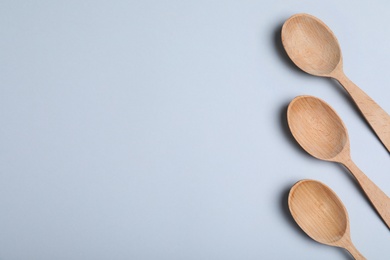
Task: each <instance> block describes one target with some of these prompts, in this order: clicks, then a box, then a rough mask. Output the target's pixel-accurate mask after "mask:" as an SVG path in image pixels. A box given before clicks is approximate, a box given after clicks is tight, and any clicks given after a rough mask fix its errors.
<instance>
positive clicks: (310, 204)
mask: <svg viewBox="0 0 390 260" xmlns="http://www.w3.org/2000/svg"><path fill="white" fill-rule="evenodd" d="M288 206H289V209H290V212H291V215H292V217H293V218H294V220H295V221H296V222H297V224H298V226H300V228H301V229H302V230H303V231H304V232H305V233H306V234H307V235H308V236H309V237H311V238H312V239H314V240H315V241H317V242H319V243H322V244H325V245H330V246H338V247H343V248H345V249H347V250H348V251H349V252H350V253H351V254H352V255H353V256H354V257H355V259H365V258H364V257H363V256H362V255H361V254H360V253H359V251H358V250H357V249H356V248H355V247H354V245H353V244H352V242H351V238H350V228H349V220H348V213H347V210H346V209H345V207H344V205H343V203H342V202H341V200H340V199H339V197H338V196H337V195H336V193H334V192H333V191H332V190H331V189H330V188H329V187H328V186H326V185H324V184H322V183H321V182H318V181H314V180H302V181H299V182H297V183H296V184H295V185H294V186H293V187H292V188H291V190H290V193H289V196H288Z"/></svg>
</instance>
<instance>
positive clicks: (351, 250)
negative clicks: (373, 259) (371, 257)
mask: <svg viewBox="0 0 390 260" xmlns="http://www.w3.org/2000/svg"><path fill="white" fill-rule="evenodd" d="M343 247H344V248H345V249H346V250H347V251H348V252H349V253H350V254H351V255H352V256H353V258H355V259H356V260H365V259H366V258H365V257H364V256H363V255H362V254H361V253H360V252H359V250H357V249H356V247H355V246H354V245H353V244H352V242H351V241H350V240H348V241H346V243H344V245H343Z"/></svg>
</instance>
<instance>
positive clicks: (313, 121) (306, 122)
mask: <svg viewBox="0 0 390 260" xmlns="http://www.w3.org/2000/svg"><path fill="white" fill-rule="evenodd" d="M287 120H288V125H289V127H290V129H291V132H292V134H293V136H294V138H295V139H296V140H297V141H298V143H299V144H300V145H301V146H302V147H303V149H305V150H306V151H307V152H308V153H309V154H311V155H313V156H314V157H316V158H318V159H321V160H328V161H329V160H334V159H335V158H336V157H337V156H338V155H339V154H340V153H341V152H343V151H344V149H346V150H345V151H347V150H348V149H349V141H348V140H349V139H348V132H347V129H346V127H345V125H344V123H343V122H342V121H341V119H340V117H339V116H338V115H337V113H336V112H335V111H334V110H333V109H332V108H331V107H330V106H329V105H328V104H327V103H325V102H323V101H322V100H320V99H317V98H314V97H311V96H300V97H297V98H295V99H294V100H293V101H292V102H291V103H290V105H289V106H288V110H287Z"/></svg>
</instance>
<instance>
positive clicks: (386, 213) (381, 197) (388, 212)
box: [343, 159, 390, 228]
mask: <svg viewBox="0 0 390 260" xmlns="http://www.w3.org/2000/svg"><path fill="white" fill-rule="evenodd" d="M343 164H344V166H345V167H346V168H347V169H348V170H349V171H350V172H351V173H352V175H353V176H354V177H355V178H356V180H357V182H358V183H359V185H360V186H361V187H362V189H363V191H364V193H365V194H366V195H367V198H368V199H369V200H370V201H371V203H372V205H373V206H374V208H375V209H376V211H377V212H378V214H379V215H380V216H381V217H382V219H383V221H384V222H385V223H386V225H387V227H388V228H390V198H389V197H388V196H387V195H386V194H385V193H384V192H383V191H382V190H381V189H380V188H379V187H378V186H376V184H375V183H374V182H372V181H371V180H370V179H369V178H368V177H367V176H366V175H365V174H364V173H363V172H362V171H361V170H360V169H359V168H358V167H357V166H356V164H355V163H354V162H352V160H351V159H349V160H346V161H345V162H343Z"/></svg>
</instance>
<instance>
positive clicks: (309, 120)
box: [287, 96, 390, 228]
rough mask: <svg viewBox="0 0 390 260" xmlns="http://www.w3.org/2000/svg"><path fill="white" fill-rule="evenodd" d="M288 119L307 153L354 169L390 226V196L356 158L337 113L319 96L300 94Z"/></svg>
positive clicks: (290, 109)
mask: <svg viewBox="0 0 390 260" xmlns="http://www.w3.org/2000/svg"><path fill="white" fill-rule="evenodd" d="M287 122H288V126H289V128H290V131H291V133H292V135H293V136H294V138H295V139H296V140H297V142H298V143H299V144H300V146H301V147H302V148H303V149H304V150H306V152H308V153H309V154H311V155H312V156H314V157H316V158H318V159H321V160H325V161H331V162H337V163H341V164H342V165H344V166H345V167H346V168H347V169H348V170H349V171H350V172H351V174H352V175H353V176H354V177H355V179H356V181H357V182H358V183H359V185H360V187H361V188H362V189H363V191H364V193H365V194H366V196H367V198H368V199H369V200H370V202H371V203H372V205H373V206H374V208H375V209H376V211H377V212H378V214H379V215H380V216H381V218H382V219H383V221H384V222H385V223H386V225H387V227H388V228H390V199H389V197H388V196H387V195H386V194H385V193H384V192H383V191H382V190H381V189H380V188H379V187H378V186H377V185H376V184H375V183H374V182H372V181H371V180H370V179H369V178H368V177H367V176H366V175H365V174H364V173H363V172H362V171H361V170H360V169H359V168H358V167H357V166H356V165H355V163H354V162H353V161H352V159H351V155H350V144H349V138H348V132H347V129H346V127H345V125H344V123H343V121H342V120H341V119H340V117H339V116H338V115H337V113H336V112H335V111H334V110H333V109H332V108H331V107H330V106H329V105H328V104H327V103H325V102H324V101H322V100H321V99H319V98H316V97H312V96H299V97H296V98H295V99H293V100H292V101H291V103H290V104H289V106H288V108H287Z"/></svg>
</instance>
